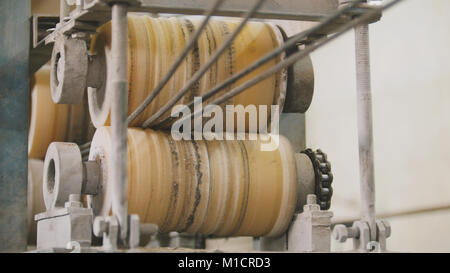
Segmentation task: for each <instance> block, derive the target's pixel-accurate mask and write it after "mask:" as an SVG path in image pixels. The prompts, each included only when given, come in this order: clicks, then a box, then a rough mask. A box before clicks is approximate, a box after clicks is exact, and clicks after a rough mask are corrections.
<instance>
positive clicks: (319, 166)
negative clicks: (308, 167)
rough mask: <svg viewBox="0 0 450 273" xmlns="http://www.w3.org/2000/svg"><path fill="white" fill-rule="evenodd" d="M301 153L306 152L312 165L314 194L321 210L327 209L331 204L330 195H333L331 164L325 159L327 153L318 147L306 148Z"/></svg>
mask: <svg viewBox="0 0 450 273" xmlns="http://www.w3.org/2000/svg"><path fill="white" fill-rule="evenodd" d="M302 153H304V154H306V155H307V156H308V157H309V158H310V159H311V162H312V164H313V167H314V174H315V183H316V185H315V194H316V196H317V200H318V202H317V203H318V204H319V205H320V209H321V210H328V209H329V208H330V206H331V197H332V196H333V188H332V187H331V184H332V182H333V174H332V173H331V164H330V162H328V161H327V155H326V154H325V153H324V152H322V151H321V150H320V149H317V150H316V151H313V150H312V149H306V150H305V151H303V152H302Z"/></svg>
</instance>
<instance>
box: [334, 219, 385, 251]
mask: <svg viewBox="0 0 450 273" xmlns="http://www.w3.org/2000/svg"><path fill="white" fill-rule="evenodd" d="M376 223H377V225H376V226H377V230H376V234H377V236H376V240H371V239H370V227H369V224H368V223H367V222H365V221H355V222H354V223H353V226H351V227H346V226H345V225H336V226H335V227H334V229H333V238H334V239H335V240H337V241H339V242H340V243H344V242H346V241H347V239H350V238H352V239H353V248H354V250H355V251H363V252H384V251H386V239H387V238H389V237H390V236H391V226H390V224H389V222H388V221H386V220H377V221H376Z"/></svg>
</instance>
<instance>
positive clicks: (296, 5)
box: [130, 0, 339, 21]
mask: <svg viewBox="0 0 450 273" xmlns="http://www.w3.org/2000/svg"><path fill="white" fill-rule="evenodd" d="M209 1H210V0H190V1H186V0H165V1H160V0H141V2H142V5H141V7H132V8H130V11H146V12H153V13H174V14H190V15H200V14H203V13H204V12H205V10H206V8H207V7H208V3H209ZM252 4H253V2H252V1H245V0H244V1H242V0H227V1H225V3H224V4H223V5H222V6H221V7H220V8H219V10H218V11H217V15H220V16H230V17H242V16H243V15H244V14H245V13H246V12H248V10H250V9H251V5H252ZM338 6H339V4H338V0H295V1H292V0H270V1H269V0H268V1H266V2H265V3H264V5H263V6H262V7H261V8H260V10H259V11H258V12H257V13H256V14H255V15H254V17H255V18H264V19H284V20H299V21H320V20H321V19H323V17H325V16H327V15H330V14H332V13H333V12H335V11H336V10H337V8H338Z"/></svg>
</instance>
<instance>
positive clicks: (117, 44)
mask: <svg viewBox="0 0 450 273" xmlns="http://www.w3.org/2000/svg"><path fill="white" fill-rule="evenodd" d="M111 32H112V37H111V51H112V52H111V55H112V68H111V72H110V73H111V75H110V78H111V79H112V90H111V98H112V106H111V127H112V128H111V130H112V147H111V148H112V150H111V151H112V153H113V155H114V156H113V157H112V166H113V168H112V174H111V175H112V182H113V208H112V209H113V213H114V215H115V216H116V217H117V220H118V221H119V225H120V238H121V239H122V240H124V239H125V238H126V235H127V213H128V205H127V112H128V110H127V107H128V96H127V4H126V3H119V2H117V3H114V4H113V6H112V20H111Z"/></svg>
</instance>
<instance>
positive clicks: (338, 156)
mask: <svg viewBox="0 0 450 273" xmlns="http://www.w3.org/2000/svg"><path fill="white" fill-rule="evenodd" d="M370 35H371V36H370V47H371V62H372V66H371V69H372V92H373V117H374V145H375V146H374V149H375V179H376V197H377V206H376V207H377V212H378V213H380V214H386V213H402V212H404V211H407V210H421V209H426V208H430V207H448V206H450V175H449V169H450V143H449V140H450V50H449V49H450V1H448V0H427V1H424V0H405V1H403V2H402V3H400V4H399V5H397V6H395V7H393V8H392V9H391V10H388V11H387V12H386V13H385V14H384V15H383V18H382V19H381V21H379V22H377V23H375V24H373V25H371V27H370ZM312 59H313V64H314V67H315V68H314V69H315V76H316V88H315V95H314V100H313V103H312V106H311V108H310V110H309V111H308V112H307V114H306V133H307V136H306V137H307V146H309V147H313V148H322V149H323V150H324V151H325V152H326V153H328V156H329V159H330V160H331V162H332V168H333V174H334V177H335V180H334V196H333V205H332V210H333V211H334V213H335V220H343V219H352V218H356V217H358V216H359V169H358V148H357V147H358V145H357V141H358V140H357V129H356V87H355V85H356V84H355V58H354V35H353V33H348V34H346V35H345V36H343V37H341V38H339V39H338V40H337V41H334V42H332V43H330V44H329V45H327V46H325V47H324V48H323V49H319V50H318V51H316V52H315V53H314V54H313V55H312ZM389 221H390V223H391V224H392V237H391V238H390V239H389V240H388V247H389V249H391V250H397V251H450V234H449V231H450V210H447V211H445V210H444V211H442V210H441V211H440V212H432V213H422V214H415V215H410V216H401V217H393V218H389ZM349 247H351V245H349V244H347V245H346V246H344V247H343V246H339V245H337V244H334V243H333V248H334V249H335V250H338V249H348V248H349Z"/></svg>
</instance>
